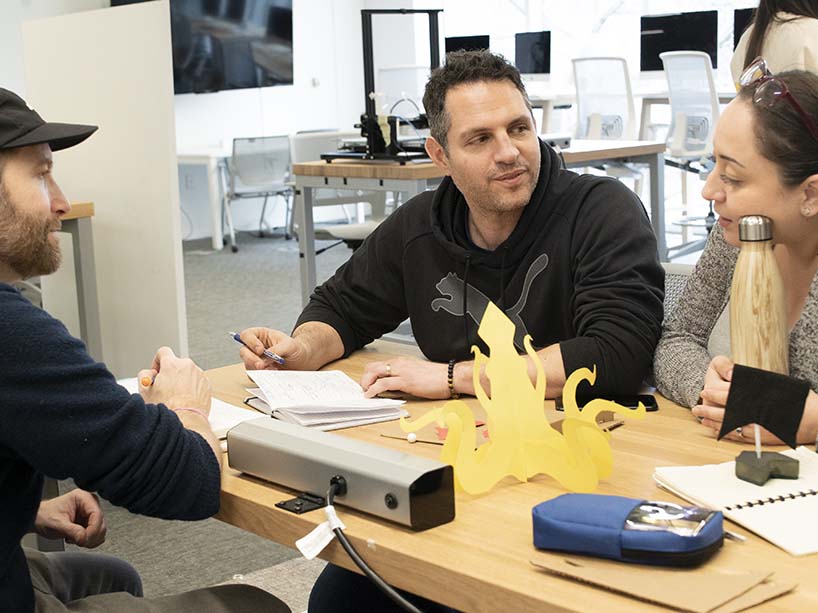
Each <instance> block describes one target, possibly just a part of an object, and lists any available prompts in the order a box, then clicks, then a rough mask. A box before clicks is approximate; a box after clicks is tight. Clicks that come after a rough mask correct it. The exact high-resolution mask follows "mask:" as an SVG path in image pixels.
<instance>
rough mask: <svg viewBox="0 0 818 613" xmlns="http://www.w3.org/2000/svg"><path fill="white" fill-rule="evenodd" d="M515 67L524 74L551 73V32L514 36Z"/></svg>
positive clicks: (524, 33)
mask: <svg viewBox="0 0 818 613" xmlns="http://www.w3.org/2000/svg"><path fill="white" fill-rule="evenodd" d="M514 65H515V66H516V67H517V70H519V71H520V73H522V74H549V73H550V72H551V32H549V31H548V30H546V31H544V32H519V33H517V34H515V35H514Z"/></svg>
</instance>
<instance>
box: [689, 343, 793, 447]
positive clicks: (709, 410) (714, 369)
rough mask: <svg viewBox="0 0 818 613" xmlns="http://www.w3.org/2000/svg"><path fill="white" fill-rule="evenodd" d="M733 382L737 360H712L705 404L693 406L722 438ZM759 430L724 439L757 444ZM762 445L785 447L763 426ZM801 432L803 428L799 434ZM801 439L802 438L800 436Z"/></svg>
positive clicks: (703, 397) (703, 395) (748, 429)
mask: <svg viewBox="0 0 818 613" xmlns="http://www.w3.org/2000/svg"><path fill="white" fill-rule="evenodd" d="M732 379H733V361H732V360H731V359H730V358H728V357H726V356H723V355H718V356H716V357H714V358H713V359H712V360H711V361H710V365H709V366H708V367H707V374H705V376H704V389H702V392H701V394H700V396H701V404H697V405H696V406H695V407H693V415H695V416H696V417H698V418H699V420H700V421H701V424H702V425H703V426H705V427H707V428H710V429H711V430H712V431H713V436H718V434H719V432H720V431H721V425H722V422H723V421H724V407H725V406H726V405H727V396H728V395H729V394H730V383H731V381H732ZM754 430H755V428H754V427H750V426H748V427H745V428H743V429H739V430H733V431H732V432H730V433H728V434H726V435H725V437H724V438H726V439H729V440H731V441H736V442H739V443H753V442H754V441H755V432H754ZM759 430H760V433H761V444H762V445H783V444H784V442H783V441H782V440H781V439H780V438H778V437H777V436H776V435H775V434H772V433H771V432H770V431H769V430H766V429H765V428H762V427H760V426H759ZM800 434H801V429H800V428H799V435H800ZM798 438H799V440H801V438H802V437H801V436H799V437H798Z"/></svg>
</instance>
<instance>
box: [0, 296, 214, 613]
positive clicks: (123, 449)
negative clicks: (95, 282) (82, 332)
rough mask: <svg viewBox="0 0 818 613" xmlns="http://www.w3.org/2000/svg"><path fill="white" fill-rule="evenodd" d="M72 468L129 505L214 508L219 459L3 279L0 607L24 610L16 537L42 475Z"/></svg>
mask: <svg viewBox="0 0 818 613" xmlns="http://www.w3.org/2000/svg"><path fill="white" fill-rule="evenodd" d="M44 475H45V476H49V477H54V478H57V479H65V478H68V477H70V478H72V479H74V481H75V482H76V483H77V485H78V486H79V487H81V488H83V489H85V490H88V491H92V492H98V493H99V494H100V496H102V497H103V498H106V499H107V500H109V501H111V502H112V503H113V504H116V505H119V506H122V507H125V508H126V509H128V510H129V511H131V512H133V513H141V514H143V515H151V516H153V517H163V518H167V519H189V520H192V519H203V518H205V517H209V516H211V515H213V514H214V513H215V512H216V511H218V509H219V486H220V474H219V465H218V462H217V460H216V458H215V457H214V455H213V451H212V450H211V448H210V446H209V445H208V444H207V442H206V441H205V440H204V438H202V437H201V436H200V435H198V434H196V433H195V432H191V431H189V430H186V429H185V428H184V427H182V424H181V422H180V421H179V419H178V418H177V417H176V415H175V414H174V413H172V412H171V411H169V410H168V409H167V408H166V407H164V406H162V405H151V404H145V402H144V401H143V400H142V398H141V397H140V396H139V395H137V394H134V395H131V394H129V393H128V392H127V391H126V390H125V389H124V388H123V387H120V386H119V385H117V383H116V381H115V380H114V377H113V375H112V374H111V373H110V372H108V370H107V369H106V368H105V366H104V365H103V364H100V363H97V362H94V360H93V359H92V358H91V357H90V356H89V355H88V353H87V352H86V351H85V346H84V345H83V344H82V342H81V341H79V340H77V339H75V338H73V337H72V336H71V335H70V334H69V333H68V331H67V330H66V329H65V326H63V325H62V324H61V323H60V322H59V321H57V320H56V319H54V318H53V317H51V316H50V315H48V314H47V313H46V312H45V311H43V310H41V309H38V308H36V307H34V306H32V305H31V303H29V302H28V301H27V300H26V299H25V298H24V297H23V296H21V295H20V293H19V292H18V291H17V290H15V289H14V288H12V287H11V286H9V285H6V284H3V283H0V609H3V610H4V611H31V610H33V608H34V593H33V590H32V586H31V579H30V576H29V573H28V567H27V566H26V562H25V558H24V556H23V550H22V548H21V545H20V540H21V538H22V537H23V535H24V534H25V533H26V532H28V531H30V530H31V528H32V526H33V523H34V518H35V516H36V513H37V509H38V507H39V504H40V499H41V494H42V486H43V476H44Z"/></svg>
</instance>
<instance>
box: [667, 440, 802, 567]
mask: <svg viewBox="0 0 818 613" xmlns="http://www.w3.org/2000/svg"><path fill="white" fill-rule="evenodd" d="M783 453H784V454H785V455H788V456H790V457H793V458H796V459H798V460H799V461H800V469H799V477H798V479H770V480H769V481H767V483H765V484H764V485H762V486H758V485H753V484H752V483H748V482H746V481H742V480H741V479H738V478H737V477H736V476H735V465H736V463H735V462H725V463H724V464H706V465H704V466H661V467H657V468H656V469H655V470H654V472H653V479H654V481H656V483H657V485H659V487H662V488H664V489H667V490H669V491H670V492H672V493H674V494H676V495H677V496H680V497H681V498H684V499H685V500H689V501H690V502H692V503H693V504H696V505H699V506H703V507H710V508H713V509H720V510H721V511H722V512H723V513H724V516H725V517H726V518H727V519H730V520H732V521H734V522H736V523H737V524H741V525H742V526H744V527H745V528H747V529H748V530H751V531H753V532H755V533H756V534H757V535H758V536H760V537H761V538H763V539H766V540H768V541H770V542H771V543H772V544H773V545H776V546H778V547H780V548H781V549H783V550H785V551H787V552H789V553H790V554H792V555H794V556H801V555H806V554H810V553H817V552H818V530H816V529H815V525H816V521H817V520H818V454H816V453H815V452H814V451H812V450H811V449H807V448H806V447H798V448H797V449H794V450H787V451H785V452H783Z"/></svg>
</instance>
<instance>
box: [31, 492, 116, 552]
mask: <svg viewBox="0 0 818 613" xmlns="http://www.w3.org/2000/svg"><path fill="white" fill-rule="evenodd" d="M107 530H108V528H107V526H106V525H105V517H104V515H103V513H102V509H101V508H100V506H99V501H98V500H97V497H96V496H95V495H94V494H91V493H89V492H86V491H83V490H71V491H70V492H68V493H67V494H63V495H62V496H58V497H57V498H52V499H50V500H43V501H42V502H41V503H40V508H39V509H38V510H37V517H36V519H35V520H34V531H35V532H36V533H37V534H39V535H40V536H44V537H45V538H50V539H56V538H64V539H65V540H66V542H68V543H71V544H73V545H79V546H80V547H88V548H89V549H93V548H94V547H97V546H99V545H101V544H102V543H103V542H105V533H106V532H107Z"/></svg>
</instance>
